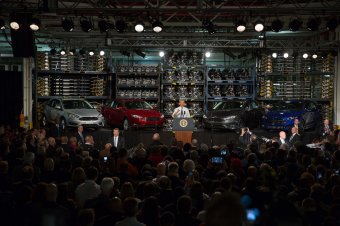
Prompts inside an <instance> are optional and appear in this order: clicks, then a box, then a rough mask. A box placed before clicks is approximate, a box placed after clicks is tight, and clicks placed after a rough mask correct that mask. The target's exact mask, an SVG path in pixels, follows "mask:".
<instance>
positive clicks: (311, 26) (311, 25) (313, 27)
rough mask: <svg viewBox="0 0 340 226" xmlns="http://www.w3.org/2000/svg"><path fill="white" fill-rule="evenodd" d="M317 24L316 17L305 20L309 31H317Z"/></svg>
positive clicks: (318, 22)
mask: <svg viewBox="0 0 340 226" xmlns="http://www.w3.org/2000/svg"><path fill="white" fill-rule="evenodd" d="M319 25H320V21H319V20H318V19H316V18H311V19H309V20H308V22H307V28H308V30H310V31H317V30H319Z"/></svg>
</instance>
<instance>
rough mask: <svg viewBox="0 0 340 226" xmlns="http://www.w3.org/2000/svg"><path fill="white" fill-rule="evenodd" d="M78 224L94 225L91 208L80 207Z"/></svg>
mask: <svg viewBox="0 0 340 226" xmlns="http://www.w3.org/2000/svg"><path fill="white" fill-rule="evenodd" d="M77 225H78V226H92V225H94V211H93V209H82V210H80V211H79V214H78V219H77Z"/></svg>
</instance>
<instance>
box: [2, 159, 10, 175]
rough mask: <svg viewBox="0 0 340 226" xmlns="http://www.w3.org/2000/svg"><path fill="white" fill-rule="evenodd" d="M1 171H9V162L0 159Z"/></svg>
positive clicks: (3, 172)
mask: <svg viewBox="0 0 340 226" xmlns="http://www.w3.org/2000/svg"><path fill="white" fill-rule="evenodd" d="M0 173H1V174H7V173H8V162H7V161H0Z"/></svg>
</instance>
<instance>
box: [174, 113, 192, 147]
mask: <svg viewBox="0 0 340 226" xmlns="http://www.w3.org/2000/svg"><path fill="white" fill-rule="evenodd" d="M194 129H195V123H194V120H193V119H192V118H174V120H173V122H172V131H174V133H175V138H176V140H177V141H182V142H183V143H184V144H185V143H191V140H192V131H193V130H194Z"/></svg>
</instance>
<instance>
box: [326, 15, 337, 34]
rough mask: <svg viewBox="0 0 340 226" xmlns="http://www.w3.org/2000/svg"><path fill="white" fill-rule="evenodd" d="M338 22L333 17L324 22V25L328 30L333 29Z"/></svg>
mask: <svg viewBox="0 0 340 226" xmlns="http://www.w3.org/2000/svg"><path fill="white" fill-rule="evenodd" d="M338 24H339V21H338V20H337V19H336V18H334V17H333V18H331V19H330V20H329V21H328V22H327V23H326V27H327V29H328V30H329V31H334V30H335V29H336V27H337V26H338Z"/></svg>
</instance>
